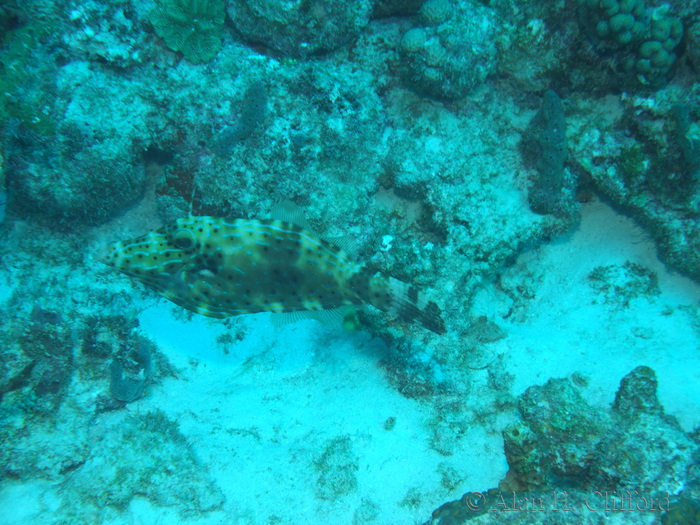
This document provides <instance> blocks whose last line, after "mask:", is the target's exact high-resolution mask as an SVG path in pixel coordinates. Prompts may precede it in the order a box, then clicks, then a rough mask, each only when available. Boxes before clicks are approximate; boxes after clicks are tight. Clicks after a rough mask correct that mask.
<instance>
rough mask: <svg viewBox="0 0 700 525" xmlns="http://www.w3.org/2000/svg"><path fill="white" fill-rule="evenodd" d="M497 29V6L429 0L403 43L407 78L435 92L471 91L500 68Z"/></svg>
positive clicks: (457, 94) (461, 93) (447, 96)
mask: <svg viewBox="0 0 700 525" xmlns="http://www.w3.org/2000/svg"><path fill="white" fill-rule="evenodd" d="M497 31H498V28H497V26H496V17H495V13H494V12H493V10H491V9H489V8H487V7H484V6H482V5H480V4H478V3H476V2H472V1H467V2H457V1H453V0H428V1H427V2H425V3H424V4H423V6H422V7H421V10H420V17H419V21H418V24H417V25H416V26H415V27H413V28H412V29H409V30H408V31H406V33H405V34H404V35H403V39H402V42H401V46H400V49H399V52H400V54H401V76H402V78H403V80H404V82H405V84H406V85H407V86H409V87H411V88H413V89H415V90H416V91H419V92H421V93H425V94H427V95H430V96H433V97H436V98H442V99H456V98H460V97H463V96H465V95H467V94H468V93H469V92H470V91H471V90H473V89H474V88H475V87H477V86H478V85H480V84H481V83H482V82H484V80H485V79H486V77H487V76H488V75H489V74H491V73H492V72H493V71H494V70H495V68H496V63H497V53H496V45H495V37H496V33H497Z"/></svg>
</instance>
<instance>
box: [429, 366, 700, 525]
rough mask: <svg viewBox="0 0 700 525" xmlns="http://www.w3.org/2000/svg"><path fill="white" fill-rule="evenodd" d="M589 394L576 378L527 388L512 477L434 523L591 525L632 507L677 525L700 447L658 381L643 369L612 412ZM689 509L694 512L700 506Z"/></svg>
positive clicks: (514, 436)
mask: <svg viewBox="0 0 700 525" xmlns="http://www.w3.org/2000/svg"><path fill="white" fill-rule="evenodd" d="M582 384H583V383H582V380H581V378H580V377H576V376H574V377H572V378H571V379H550V380H549V381H548V382H547V383H546V384H544V385H542V386H532V387H530V388H528V389H527V390H526V391H525V392H524V393H523V395H521V396H520V398H519V400H518V409H519V412H520V419H519V420H518V421H516V422H515V423H513V424H511V425H510V426H509V427H508V428H506V429H505V430H504V431H503V440H504V448H505V452H506V458H507V460H508V466H509V470H508V474H507V475H506V477H505V479H503V480H502V481H501V483H500V485H499V488H498V490H496V489H490V490H488V491H485V492H476V493H467V494H465V495H464V497H463V498H462V499H461V500H459V501H454V502H449V503H446V504H444V505H442V506H441V507H440V508H438V509H436V510H435V512H433V515H432V518H431V519H430V520H429V521H428V522H427V523H428V524H430V525H438V524H439V525H457V524H460V523H464V522H465V520H467V519H469V520H471V519H473V520H474V522H475V523H500V522H501V520H502V515H501V513H500V512H498V511H518V510H520V511H539V510H542V511H546V510H550V511H552V510H555V511H556V510H559V511H561V510H567V511H569V512H570V514H568V517H569V518H571V517H572V516H576V517H577V519H581V520H583V521H582V523H591V524H592V523H597V522H598V521H597V520H598V518H599V516H598V515H597V512H596V511H602V510H603V507H604V508H605V509H606V510H608V511H609V510H633V509H634V508H635V507H632V506H631V505H637V507H636V508H638V509H640V512H642V511H646V512H647V513H648V514H649V516H648V517H649V519H652V518H653V517H654V516H657V515H658V514H659V513H660V512H661V511H666V512H665V514H664V518H663V520H662V522H663V523H673V521H670V520H675V519H677V517H676V516H678V510H673V506H672V505H671V503H670V499H669V498H670V497H669V495H671V496H672V495H674V494H677V493H678V492H679V491H680V490H681V489H682V488H683V487H684V485H688V484H690V485H692V484H693V483H696V481H697V480H696V479H695V478H694V474H693V468H694V464H695V462H696V461H697V458H698V457H699V456H700V443H698V441H697V437H696V436H693V435H692V434H688V433H686V432H684V431H683V430H682V429H681V428H680V426H679V425H678V422H677V421H676V420H675V419H674V418H673V417H670V416H668V415H666V414H664V410H663V408H662V406H661V405H660V403H659V401H658V399H657V396H656V388H657V380H656V375H655V373H654V371H653V370H652V369H651V368H649V367H646V366H640V367H637V368H635V369H634V370H632V371H631V372H630V373H629V374H627V375H626V376H625V377H624V378H623V379H622V381H621V382H620V387H619V389H618V391H617V393H616V395H615V401H614V403H613V404H612V407H611V410H609V411H605V410H601V409H600V408H598V407H594V406H591V405H589V404H588V403H587V402H586V400H585V399H584V397H583V396H582V394H581V391H580V388H581V387H580V386H578V385H582ZM596 491H597V492H596ZM626 494H629V499H625V495H626ZM552 495H553V497H552ZM637 496H640V497H639V498H638V497H637ZM604 498H605V499H604ZM684 501H686V502H687V503H684V505H686V506H687V509H688V511H689V513H690V512H693V511H692V510H691V509H693V508H694V507H693V505H694V503H692V501H691V500H689V499H688V498H685V500H684ZM630 502H631V503H630ZM640 505H641V507H640ZM615 506H616V507H615ZM564 507H566V508H564ZM487 510H488V511H492V512H485V511H487ZM521 514H523V515H527V517H528V519H529V520H528V521H527V523H545V522H548V521H547V520H549V516H550V513H549V512H522V513H521ZM482 515H483V516H484V519H481V518H479V516H482ZM640 516H641V514H640V515H639V516H634V517H633V519H634V520H635V521H630V523H638V521H636V520H638V519H640ZM477 518H479V519H477ZM533 520H534V521H533ZM625 523H627V522H625Z"/></svg>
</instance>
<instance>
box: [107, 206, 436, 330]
mask: <svg viewBox="0 0 700 525" xmlns="http://www.w3.org/2000/svg"><path fill="white" fill-rule="evenodd" d="M279 209H280V210H281V211H279V213H278V215H279V218H275V219H261V220H257V219H245V218H239V219H228V218H221V217H210V216H192V215H190V216H188V217H183V218H179V219H176V220H174V221H173V222H172V223H170V224H168V225H166V226H163V227H161V228H159V229H157V230H154V231H152V232H149V233H146V234H144V235H141V236H139V237H136V238H135V239H131V240H126V241H119V242H116V243H114V244H112V245H111V246H110V247H109V248H108V249H107V251H106V252H105V255H104V256H103V259H102V261H103V262H104V263H106V264H107V265H109V266H112V267H113V268H115V269H116V270H118V271H119V272H121V273H123V274H125V275H127V276H129V277H131V278H133V279H134V280H136V281H138V282H140V283H142V284H143V285H145V286H146V287H148V288H150V289H151V290H154V291H155V292H157V293H159V294H160V295H162V296H163V297H165V298H167V299H168V300H170V301H172V302H173V303H175V304H176V305H178V306H181V307H182V308H185V309H187V310H190V311H192V312H195V313H198V314H201V315H204V316H207V317H212V318H217V319H223V318H227V317H231V316H236V315H242V314H253V313H260V312H272V313H273V314H290V315H293V316H295V317H296V318H302V317H305V316H308V317H315V318H319V319H322V318H323V315H322V314H328V315H329V316H331V317H333V316H334V315H336V314H337V313H338V312H342V311H343V309H344V308H348V307H359V306H362V305H366V304H369V305H372V306H374V307H376V308H378V309H379V310H381V311H383V312H386V313H387V314H389V315H391V316H394V317H397V318H399V319H402V320H403V321H406V322H407V323H415V324H418V325H420V326H422V327H423V328H426V329H427V330H430V331H431V332H433V333H435V334H443V333H445V331H446V328H445V322H444V320H443V318H442V311H441V309H440V307H439V306H438V305H437V304H436V303H435V302H434V301H432V300H429V299H428V298H427V297H426V295H425V294H424V293H423V292H421V291H419V290H418V289H417V288H416V287H415V286H413V285H411V284H408V283H404V282H402V281H400V280H398V279H395V278H393V277H390V276H387V275H384V274H383V273H381V272H376V271H372V270H370V269H369V268H368V267H367V266H365V265H363V264H361V263H359V262H356V261H355V260H353V257H352V256H351V255H350V254H349V253H348V252H350V251H351V250H349V249H346V248H345V247H344V245H347V243H333V242H331V241H328V240H324V239H322V238H321V237H319V236H317V235H316V234H315V233H314V232H313V230H312V229H311V228H310V226H309V225H308V223H306V221H305V219H303V217H301V216H300V214H299V213H297V212H296V211H294V210H293V209H292V208H290V207H286V208H285V207H284V206H281V207H280V208H279ZM339 315H340V314H339ZM340 317H341V318H342V315H340Z"/></svg>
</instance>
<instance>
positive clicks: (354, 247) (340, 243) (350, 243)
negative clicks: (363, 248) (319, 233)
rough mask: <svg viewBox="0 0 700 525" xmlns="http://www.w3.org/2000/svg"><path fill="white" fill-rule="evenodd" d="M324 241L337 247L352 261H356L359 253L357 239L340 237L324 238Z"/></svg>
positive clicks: (350, 236)
mask: <svg viewBox="0 0 700 525" xmlns="http://www.w3.org/2000/svg"><path fill="white" fill-rule="evenodd" d="M323 240H324V241H328V242H329V243H331V244H332V245H333V246H337V247H338V248H340V249H341V250H343V251H344V252H345V253H347V254H348V255H349V256H350V257H352V258H353V259H357V256H358V254H359V253H360V243H359V241H358V240H357V238H355V237H353V236H352V235H341V236H340V237H324V239H323Z"/></svg>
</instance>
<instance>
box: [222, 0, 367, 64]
mask: <svg viewBox="0 0 700 525" xmlns="http://www.w3.org/2000/svg"><path fill="white" fill-rule="evenodd" d="M372 5H373V4H372V2H371V1H370V0H352V1H348V2H334V1H332V0H319V1H317V2H313V3H309V2H306V1H303V0H289V1H285V2H279V1H278V0H240V1H235V2H229V4H228V7H227V11H228V14H229V16H230V17H231V21H232V23H233V26H234V27H235V29H236V31H238V33H240V35H241V36H242V37H243V38H244V39H245V40H246V41H248V42H251V43H254V44H261V45H263V46H265V47H267V48H269V49H271V50H272V51H274V52H278V53H281V54H283V55H286V56H292V57H305V56H309V55H316V54H319V53H325V52H328V51H332V50H333V49H336V48H338V47H340V46H342V45H344V44H346V43H348V42H350V41H351V40H352V39H353V38H355V37H357V35H358V34H359V33H360V31H361V30H362V29H363V28H364V27H365V26H366V25H367V23H368V22H369V18H370V15H371V14H372Z"/></svg>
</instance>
